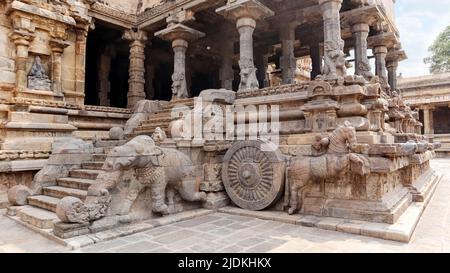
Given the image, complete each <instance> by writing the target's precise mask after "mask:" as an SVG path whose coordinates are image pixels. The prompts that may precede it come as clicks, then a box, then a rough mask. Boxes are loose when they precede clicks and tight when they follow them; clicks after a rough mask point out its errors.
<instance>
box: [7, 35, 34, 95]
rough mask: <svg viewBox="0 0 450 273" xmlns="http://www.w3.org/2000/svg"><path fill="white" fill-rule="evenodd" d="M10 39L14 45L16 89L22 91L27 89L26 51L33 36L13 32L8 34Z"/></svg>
mask: <svg viewBox="0 0 450 273" xmlns="http://www.w3.org/2000/svg"><path fill="white" fill-rule="evenodd" d="M9 37H10V39H11V40H12V41H13V43H14V44H15V45H16V59H15V66H16V71H15V72H16V88H17V89H18V90H23V89H26V88H27V81H28V80H27V76H28V75H27V74H28V73H27V61H28V49H29V46H30V43H31V41H33V39H34V35H33V34H31V33H29V32H25V31H20V30H17V31H14V32H12V33H11V34H10V36H9Z"/></svg>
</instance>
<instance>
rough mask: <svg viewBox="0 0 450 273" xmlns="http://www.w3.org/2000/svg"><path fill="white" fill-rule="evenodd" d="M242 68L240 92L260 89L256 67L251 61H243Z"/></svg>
mask: <svg viewBox="0 0 450 273" xmlns="http://www.w3.org/2000/svg"><path fill="white" fill-rule="evenodd" d="M239 67H240V68H241V72H240V74H241V83H240V84H239V91H248V90H255V89H258V88H259V82H258V78H257V77H256V71H257V69H256V67H255V66H254V65H253V62H252V61H251V60H246V59H241V60H240V61H239Z"/></svg>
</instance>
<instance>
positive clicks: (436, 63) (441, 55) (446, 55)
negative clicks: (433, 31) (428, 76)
mask: <svg viewBox="0 0 450 273" xmlns="http://www.w3.org/2000/svg"><path fill="white" fill-rule="evenodd" d="M428 51H429V52H430V53H431V56H430V57H427V58H425V59H424V60H423V61H424V62H425V63H426V64H430V65H431V66H430V72H431V73H432V74H436V73H443V72H450V26H448V27H447V28H446V29H445V30H444V31H443V32H442V33H441V34H439V36H438V37H437V39H436V40H435V41H434V43H433V44H432V45H431V46H430V48H429V49H428Z"/></svg>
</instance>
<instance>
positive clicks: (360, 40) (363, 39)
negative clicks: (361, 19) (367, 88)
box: [352, 23, 374, 81]
mask: <svg viewBox="0 0 450 273" xmlns="http://www.w3.org/2000/svg"><path fill="white" fill-rule="evenodd" d="M352 35H353V39H354V43H355V75H359V76H363V77H364V78H365V79H366V80H368V81H370V80H371V79H372V78H373V76H374V75H373V74H372V72H371V67H370V63H369V58H368V57H367V37H369V24H367V23H357V24H354V25H352Z"/></svg>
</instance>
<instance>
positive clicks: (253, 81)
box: [216, 0, 274, 91]
mask: <svg viewBox="0 0 450 273" xmlns="http://www.w3.org/2000/svg"><path fill="white" fill-rule="evenodd" d="M216 12H217V13H219V14H221V15H223V16H224V17H226V18H228V19H230V20H232V21H235V22H236V27H237V29H238V31H239V41H240V50H239V54H240V58H239V67H240V69H241V73H240V74H241V83H240V85H239V91H246V90H253V89H258V88H259V83H258V79H257V77H256V68H255V63H254V56H253V32H254V30H255V28H256V21H257V20H259V19H262V18H265V17H268V16H272V15H273V14H274V13H273V11H271V10H270V9H269V8H267V7H266V6H264V5H263V4H262V3H261V2H259V1H257V0H241V1H236V0H228V2H227V4H226V5H225V6H223V7H221V8H218V9H217V10H216Z"/></svg>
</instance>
